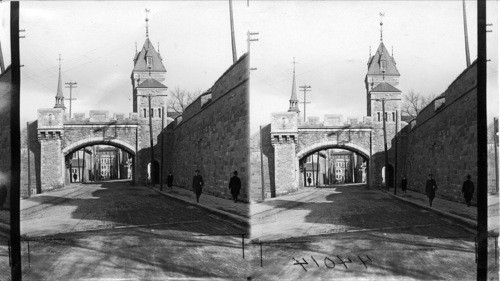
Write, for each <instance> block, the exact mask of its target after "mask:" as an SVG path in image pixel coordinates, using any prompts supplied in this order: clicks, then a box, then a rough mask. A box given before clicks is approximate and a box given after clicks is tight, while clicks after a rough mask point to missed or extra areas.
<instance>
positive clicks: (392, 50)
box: [391, 46, 394, 57]
mask: <svg viewBox="0 0 500 281" xmlns="http://www.w3.org/2000/svg"><path fill="white" fill-rule="evenodd" d="M391 57H394V47H393V46H391Z"/></svg>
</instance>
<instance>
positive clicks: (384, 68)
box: [380, 60, 387, 71]
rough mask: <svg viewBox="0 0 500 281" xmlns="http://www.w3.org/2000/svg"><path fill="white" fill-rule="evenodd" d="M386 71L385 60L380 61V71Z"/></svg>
mask: <svg viewBox="0 0 500 281" xmlns="http://www.w3.org/2000/svg"><path fill="white" fill-rule="evenodd" d="M386 69H387V62H386V61H385V60H382V61H380V70H381V71H386Z"/></svg>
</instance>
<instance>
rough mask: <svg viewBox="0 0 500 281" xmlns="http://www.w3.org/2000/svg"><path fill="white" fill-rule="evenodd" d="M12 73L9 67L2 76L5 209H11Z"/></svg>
mask: <svg viewBox="0 0 500 281" xmlns="http://www.w3.org/2000/svg"><path fill="white" fill-rule="evenodd" d="M11 79H12V71H11V69H10V67H8V68H7V69H6V70H5V71H4V72H3V73H2V74H0V101H1V102H0V123H1V124H2V130H1V132H0V155H1V157H0V185H5V186H6V187H7V200H6V202H5V205H4V207H5V208H9V207H10V190H11V186H10V179H11V173H12V170H11V150H12V149H11V134H10V120H11V119H10V105H11V102H12V98H11V97H12V95H13V88H12V85H11Z"/></svg>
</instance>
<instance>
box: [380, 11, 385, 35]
mask: <svg viewBox="0 0 500 281" xmlns="http://www.w3.org/2000/svg"><path fill="white" fill-rule="evenodd" d="M384 16H385V13H382V12H380V42H382V38H383V37H382V27H383V25H384V23H383V22H382V17H384Z"/></svg>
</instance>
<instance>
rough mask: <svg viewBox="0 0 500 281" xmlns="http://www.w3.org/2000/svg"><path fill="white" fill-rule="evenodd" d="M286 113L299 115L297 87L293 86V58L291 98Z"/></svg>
mask: <svg viewBox="0 0 500 281" xmlns="http://www.w3.org/2000/svg"><path fill="white" fill-rule="evenodd" d="M288 112H296V113H297V115H298V114H299V113H300V110H299V99H298V98H297V87H296V86H295V58H293V82H292V96H291V97H290V107H289V108H288Z"/></svg>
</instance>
